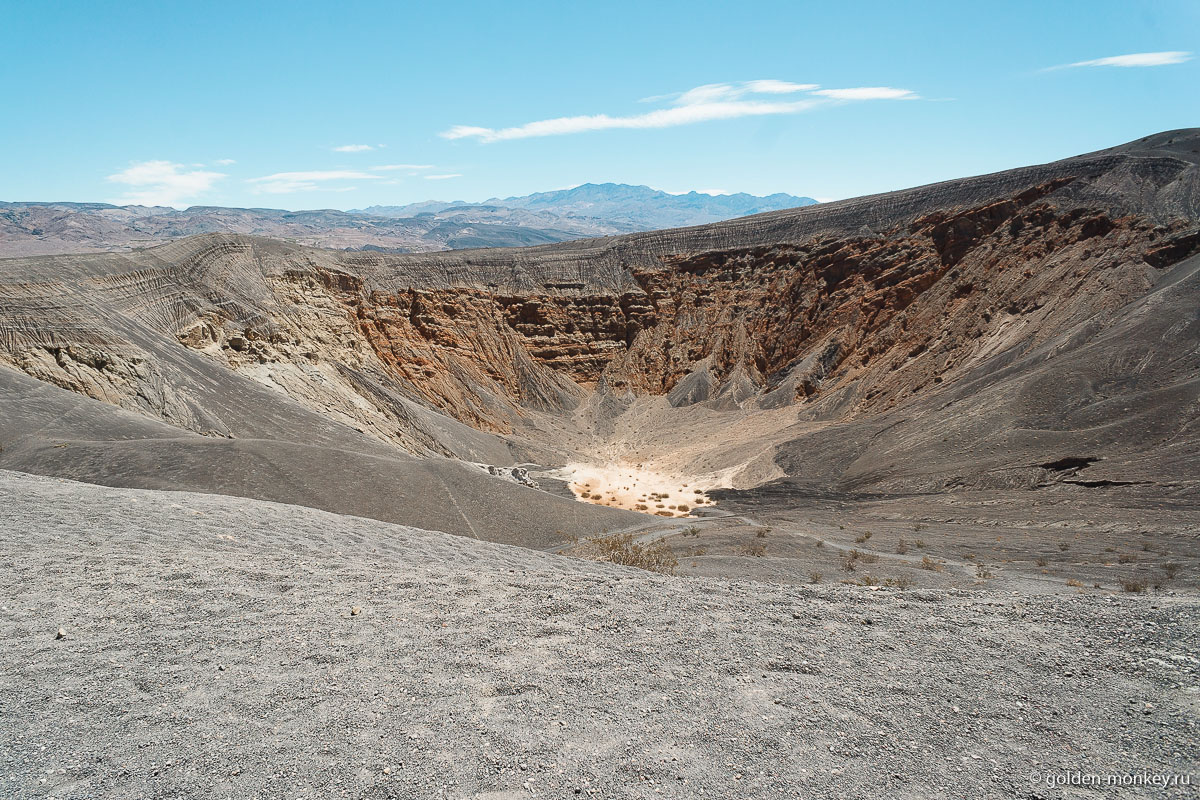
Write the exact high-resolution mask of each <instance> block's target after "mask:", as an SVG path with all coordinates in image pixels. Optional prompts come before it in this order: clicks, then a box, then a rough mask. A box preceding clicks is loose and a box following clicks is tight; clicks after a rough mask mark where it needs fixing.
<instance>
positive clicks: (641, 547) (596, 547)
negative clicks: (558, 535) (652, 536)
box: [568, 533, 679, 575]
mask: <svg viewBox="0 0 1200 800" xmlns="http://www.w3.org/2000/svg"><path fill="white" fill-rule="evenodd" d="M568 552H569V553H570V554H571V555H573V556H578V557H580V558H586V559H590V560H592V561H607V562H609V563H611V564H620V565H622V566H626V567H637V568H638V569H645V570H649V571H651V572H660V573H662V574H663V575H674V574H675V569H676V568H677V567H678V566H679V561H678V560H677V559H676V558H675V554H674V553H673V552H671V548H670V547H669V546H668V545H667V543H666V542H664V541H661V540H659V541H657V542H651V543H650V544H642V543H641V542H636V541H634V539H633V534H632V533H612V534H609V535H607V536H595V537H591V538H588V539H584V540H583V541H581V542H579V543H578V544H576V545H575V546H574V547H573V548H571V550H569V551H568Z"/></svg>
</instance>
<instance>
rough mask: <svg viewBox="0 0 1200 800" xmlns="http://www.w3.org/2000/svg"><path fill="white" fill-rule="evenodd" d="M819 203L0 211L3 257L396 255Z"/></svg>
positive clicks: (582, 200) (574, 201) (654, 196)
mask: <svg viewBox="0 0 1200 800" xmlns="http://www.w3.org/2000/svg"><path fill="white" fill-rule="evenodd" d="M814 203H816V201H815V200H813V199H812V198H810V197H796V196H793V195H789V194H773V195H770V196H768V197H755V196H753V195H749V194H744V193H738V194H729V195H708V194H700V193H698V192H689V193H687V194H677V195H676V194H669V193H667V192H662V191H658V190H656V189H651V188H650V187H648V186H629V185H626V184H618V183H603V184H594V183H587V184H583V185H582V186H577V187H575V188H573V189H564V190H561V191H554V192H538V193H536V194H531V195H525V196H523V197H507V198H504V199H498V198H497V199H492V200H488V201H487V202H484V203H465V202H462V201H455V202H441V201H427V202H423V203H413V204H410V205H406V206H372V207H370V208H366V209H361V210H352V211H337V210H334V209H319V210H312V211H283V210H280V209H270V208H222V207H218V206H193V207H191V208H188V209H186V210H182V211H181V210H178V209H174V208H166V207H161V206H115V205H109V204H106V203H4V202H0V257H11V256H25V255H47V254H53V253H82V252H97V251H106V250H129V249H133V248H137V247H147V246H151V245H155V244H161V243H162V242H165V241H169V240H171V239H179V238H182V237H185V236H193V235H196V234H200V233H245V234H251V235H256V236H268V237H271V238H275V239H285V240H288V241H293V242H297V243H300V244H307V245H314V246H318V247H331V248H339V249H345V250H386V251H390V252H428V251H433V250H457V249H462V248H469V247H522V246H526V245H535V244H547V243H550V242H561V241H565V240H567V239H579V238H585V237H592V236H607V235H610V234H619V233H632V232H635V231H644V230H655V229H658V228H676V227H684V226H688V225H702V224H705V223H708V222H717V221H720V220H726V219H732V218H734V217H742V216H747V215H749V214H757V213H760V212H763V211H777V210H780V209H784V208H795V207H798V206H806V205H812V204H814Z"/></svg>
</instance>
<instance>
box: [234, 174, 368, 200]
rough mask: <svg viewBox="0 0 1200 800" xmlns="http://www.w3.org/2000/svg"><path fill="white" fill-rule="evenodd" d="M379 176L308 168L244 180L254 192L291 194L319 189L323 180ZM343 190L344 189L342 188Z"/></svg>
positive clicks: (345, 179) (347, 179)
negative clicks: (251, 185) (306, 169)
mask: <svg viewBox="0 0 1200 800" xmlns="http://www.w3.org/2000/svg"><path fill="white" fill-rule="evenodd" d="M380 177H381V176H379V175H372V174H371V173H369V172H360V171H358V170H346V169H325V170H308V171H304V172H276V173H275V174H274V175H264V176H262V177H261V178H250V179H248V180H247V181H246V182H247V183H251V184H254V191H255V192H256V193H266V194H291V193H292V192H311V191H313V190H314V189H320V188H322V187H321V185H320V184H321V183H323V182H325V181H355V180H368V181H374V180H379V178H380ZM343 191H344V190H343Z"/></svg>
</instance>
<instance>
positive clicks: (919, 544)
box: [913, 539, 925, 550]
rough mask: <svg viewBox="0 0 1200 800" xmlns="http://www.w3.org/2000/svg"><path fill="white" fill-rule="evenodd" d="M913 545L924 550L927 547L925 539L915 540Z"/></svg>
mask: <svg viewBox="0 0 1200 800" xmlns="http://www.w3.org/2000/svg"><path fill="white" fill-rule="evenodd" d="M913 547H915V548H917V549H918V550H924V549H925V540H924V539H917V540H916V541H915V542H913Z"/></svg>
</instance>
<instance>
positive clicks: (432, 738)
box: [0, 472, 1200, 798]
mask: <svg viewBox="0 0 1200 800" xmlns="http://www.w3.org/2000/svg"><path fill="white" fill-rule="evenodd" d="M0 596H2V598H3V599H2V601H0V602H2V603H3V611H2V614H0V620H2V622H0V624H2V636H3V643H4V644H3V647H2V648H0V754H2V755H0V797H5V798H9V797H12V798H21V797H43V796H53V797H59V798H139V797H147V798H150V797H153V798H169V797H222V798H224V797H230V798H260V797H261V798H276V797H278V798H283V797H288V798H294V797H314V798H315V797H322V798H324V797H342V796H345V797H364V798H391V797H394V798H412V797H416V798H425V797H447V798H468V797H470V798H524V797H530V796H539V797H575V796H582V797H604V798H625V797H630V798H642V797H646V798H651V797H653V798H658V797H675V798H696V797H718V798H721V797H727V798H751V797H762V798H777V797H793V796H794V797H829V798H845V797H889V798H891V797H895V798H940V797H947V798H949V797H969V798H976V797H1029V798H1032V797H1046V798H1053V797H1090V796H1099V793H1097V792H1093V790H1088V789H1079V788H1071V787H1066V788H1059V787H1051V786H1048V785H1047V782H1048V780H1049V781H1052V780H1054V778H1055V777H1056V776H1061V775H1064V774H1067V773H1076V772H1079V773H1083V774H1085V775H1087V774H1090V773H1096V774H1100V775H1107V774H1112V773H1117V774H1122V773H1138V774H1142V773H1143V772H1145V773H1150V774H1159V775H1184V776H1188V775H1193V774H1194V773H1197V771H1198V770H1197V761H1196V755H1197V752H1198V748H1197V740H1198V736H1197V727H1196V723H1197V710H1198V706H1200V703H1198V701H1200V688H1198V681H1197V678H1198V671H1200V649H1198V647H1197V628H1198V617H1197V613H1196V611H1197V603H1196V599H1195V598H1194V596H1192V595H1180V596H1157V597H1156V596H1145V595H1142V596H1123V595H1110V596H1095V595H1089V596H1037V597H1026V596H1019V595H1013V594H1009V593H997V592H989V591H979V592H957V591H933V590H919V591H913V590H909V591H899V590H892V589H880V590H870V589H868V588H865V587H852V586H838V585H834V586H825V585H821V586H814V587H797V586H780V585H774V584H769V583H757V582H743V583H732V582H724V581H719V580H712V579H698V578H688V579H684V578H668V577H662V576H658V575H653V574H649V573H645V572H640V571H637V570H632V569H624V568H618V567H613V566H609V565H603V564H596V563H590V562H583V561H578V560H575V559H571V558H567V557H563V556H555V555H550V554H544V553H538V552H533V551H529V550H523V549H520V548H515V547H507V546H503V545H494V544H487V543H482V542H476V541H470V540H466V539H462V538H456V537H453V536H449V535H446V534H442V533H433V532H428V531H422V530H417V529H412V528H404V527H400V526H395V525H388V524H385V523H380V522H374V521H370V520H364V519H358V518H352V517H342V516H336V515H332V514H327V513H323V512H319V511H314V510H311V509H306V508H299V507H294V506H284V505H276V504H271V503H264V502H258V501H253V500H245V499H239V498H229V497H217V496H208V495H198V494H187V493H174V492H151V491H137V490H123V489H111V488H105V487H97V486H91V485H85V484H78V483H73V482H70V481H62V480H57V479H53V478H41V477H32V476H28V475H23V474H19V473H12V472H0ZM355 608H357V609H358V613H352V611H353V609H355ZM60 628H61V630H62V632H63V634H64V635H63V636H62V638H57V634H58V632H59V630H60ZM1192 781H1193V783H1200V776H1195V777H1193V778H1192ZM1195 791H1196V790H1195V787H1190V788H1189V787H1184V786H1177V787H1175V788H1173V789H1155V788H1147V787H1134V788H1118V789H1105V790H1104V792H1103V794H1104V796H1110V797H1157V796H1164V797H1193V796H1195Z"/></svg>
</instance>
